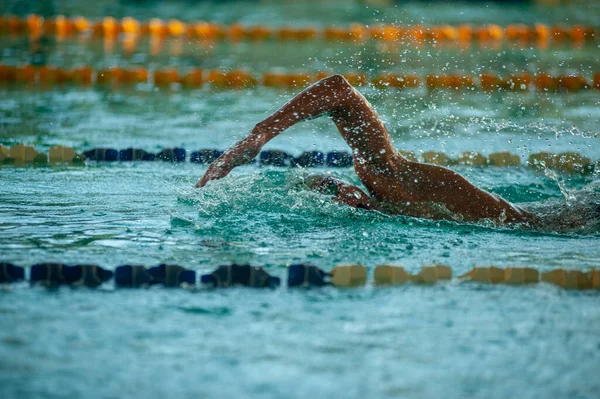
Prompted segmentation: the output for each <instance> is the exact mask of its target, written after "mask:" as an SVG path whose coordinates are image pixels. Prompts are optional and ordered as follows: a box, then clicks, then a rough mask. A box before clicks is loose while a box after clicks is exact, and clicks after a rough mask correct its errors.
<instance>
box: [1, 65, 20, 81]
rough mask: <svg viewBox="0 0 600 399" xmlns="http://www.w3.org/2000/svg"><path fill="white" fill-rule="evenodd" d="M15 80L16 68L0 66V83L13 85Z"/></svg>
mask: <svg viewBox="0 0 600 399" xmlns="http://www.w3.org/2000/svg"><path fill="white" fill-rule="evenodd" d="M16 79H17V68H16V67H14V66H11V65H0V82H5V83H14V82H15V80H16Z"/></svg>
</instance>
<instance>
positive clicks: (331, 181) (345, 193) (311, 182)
mask: <svg viewBox="0 0 600 399" xmlns="http://www.w3.org/2000/svg"><path fill="white" fill-rule="evenodd" d="M306 184H307V185H308V187H309V188H311V189H313V190H317V191H319V192H321V193H324V194H332V195H333V197H332V198H333V200H334V201H336V202H340V203H344V204H346V205H349V206H351V207H353V208H362V209H375V203H374V202H373V200H372V199H371V198H370V197H369V196H368V195H367V194H366V193H365V192H364V191H362V190H361V189H360V188H358V187H356V186H354V185H352V184H348V183H345V182H343V181H341V180H339V179H336V178H334V177H331V176H311V177H309V178H308V179H307V181H306Z"/></svg>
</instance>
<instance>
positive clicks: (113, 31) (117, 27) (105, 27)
mask: <svg viewBox="0 0 600 399" xmlns="http://www.w3.org/2000/svg"><path fill="white" fill-rule="evenodd" d="M102 33H104V36H106V37H115V36H117V35H118V34H119V33H121V24H120V23H119V22H118V21H117V20H116V19H114V18H113V17H106V18H104V19H103V20H102Z"/></svg>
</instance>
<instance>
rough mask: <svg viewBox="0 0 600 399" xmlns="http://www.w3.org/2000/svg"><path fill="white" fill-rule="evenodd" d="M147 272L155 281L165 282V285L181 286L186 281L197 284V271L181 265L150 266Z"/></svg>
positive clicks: (186, 282)
mask: <svg viewBox="0 0 600 399" xmlns="http://www.w3.org/2000/svg"><path fill="white" fill-rule="evenodd" d="M147 273H148V274H149V275H150V276H151V277H152V280H153V282H154V283H159V284H163V285H164V286H165V287H179V286H180V285H181V284H184V283H185V284H188V285H196V272H195V271H193V270H187V269H185V268H184V267H182V266H179V265H167V264H161V265H158V266H156V267H151V268H149V269H148V270H147Z"/></svg>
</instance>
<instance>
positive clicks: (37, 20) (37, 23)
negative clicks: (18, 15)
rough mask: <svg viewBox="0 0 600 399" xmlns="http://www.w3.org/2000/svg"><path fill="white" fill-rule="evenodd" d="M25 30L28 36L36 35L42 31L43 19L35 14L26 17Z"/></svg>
mask: <svg viewBox="0 0 600 399" xmlns="http://www.w3.org/2000/svg"><path fill="white" fill-rule="evenodd" d="M27 29H28V30H29V33H30V34H33V35H36V34H39V33H41V32H42V31H43V30H44V17H41V16H39V15H36V14H31V15H28V16H27Z"/></svg>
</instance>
